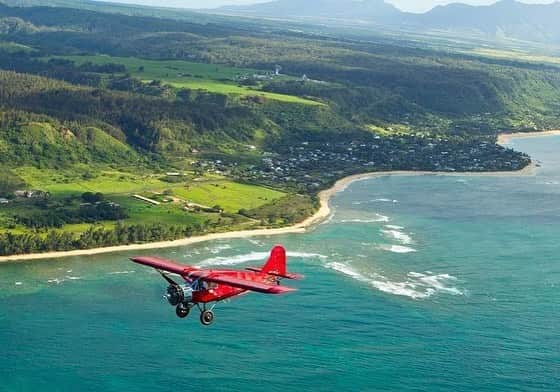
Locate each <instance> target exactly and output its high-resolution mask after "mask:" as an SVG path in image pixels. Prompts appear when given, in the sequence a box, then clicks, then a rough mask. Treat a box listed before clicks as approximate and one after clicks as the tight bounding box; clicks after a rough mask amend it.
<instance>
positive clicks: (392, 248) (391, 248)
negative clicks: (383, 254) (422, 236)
mask: <svg viewBox="0 0 560 392" xmlns="http://www.w3.org/2000/svg"><path fill="white" fill-rule="evenodd" d="M379 249H381V250H384V251H387V252H393V253H414V252H416V249H414V248H411V247H408V246H402V245H380V246H379Z"/></svg>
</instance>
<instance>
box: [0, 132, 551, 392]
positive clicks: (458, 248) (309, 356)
mask: <svg viewBox="0 0 560 392" xmlns="http://www.w3.org/2000/svg"><path fill="white" fill-rule="evenodd" d="M513 147H515V148H517V149H520V150H523V151H526V152H528V153H530V154H531V155H533V157H535V158H536V159H538V160H540V161H542V162H543V167H542V168H541V169H539V170H538V174H537V175H536V176H534V177H518V176H516V177H439V176H423V177H385V178H379V179H370V180H366V181H361V182H356V183H354V184H352V185H351V186H350V187H349V188H348V189H347V190H346V191H345V192H342V193H340V194H338V195H337V196H336V197H335V198H334V199H333V201H332V204H333V207H334V215H333V217H332V219H331V220H330V221H329V222H327V223H325V224H322V225H320V226H318V227H317V228H316V229H315V230H313V231H312V232H310V233H308V234H305V235H286V236H281V237H273V238H258V239H240V240H232V241H219V242H210V243H204V244H199V245H196V246H190V247H184V248H178V249H168V250H158V251H155V252H153V253H155V254H157V255H162V256H166V257H171V258H174V259H177V260H180V261H182V262H185V263H191V264H199V265H228V264H229V265H231V266H232V267H243V266H244V265H256V264H259V263H260V262H261V260H264V258H265V257H266V252H267V251H268V250H269V248H270V247H271V246H272V245H273V244H275V243H282V244H284V245H285V246H286V247H287V248H288V250H289V252H290V253H289V264H290V269H291V270H293V271H294V272H299V273H303V274H305V275H306V279H305V280H303V281H301V282H295V283H293V286H296V287H298V288H299V289H300V290H299V291H298V292H296V293H294V294H290V295H286V296H279V297H276V296H264V295H257V294H253V295H249V296H245V297H242V298H239V299H235V300H232V301H231V302H229V303H227V304H220V305H219V306H218V307H217V308H216V320H215V324H214V325H213V326H211V327H209V328H205V327H202V326H201V325H200V323H199V322H198V319H197V317H196V315H194V316H195V317H192V318H190V319H186V320H179V319H177V318H176V317H175V315H174V312H173V309H172V308H171V307H170V306H168V305H166V304H165V303H164V301H163V299H162V298H161V295H162V294H163V291H164V289H165V282H164V281H163V280H162V279H161V278H159V277H158V276H157V275H155V274H154V273H153V272H152V271H150V270H148V269H146V268H142V267H140V266H137V265H134V264H132V263H130V262H128V261H127V257H130V256H132V254H125V253H122V254H113V255H104V256H95V257H81V258H70V259H63V260H55V261H45V262H30V263H22V264H8V265H2V266H0V354H1V355H0V391H32V390H33V391H59V390H62V391H70V390H83V391H94V390H95V391H99V390H103V391H123V390H131V391H132V390H149V391H170V390H172V389H192V390H247V391H253V390H254V391H261V390H269V391H301V390H376V391H514V390H515V391H558V390H560V327H559V326H560V252H559V251H560V245H559V242H558V237H559V234H560V155H559V154H558V151H560V138H557V137H554V138H538V139H523V140H516V141H514V142H513ZM148 253H150V252H143V253H142V252H140V254H148ZM135 255H138V253H135ZM289 284H292V282H289Z"/></svg>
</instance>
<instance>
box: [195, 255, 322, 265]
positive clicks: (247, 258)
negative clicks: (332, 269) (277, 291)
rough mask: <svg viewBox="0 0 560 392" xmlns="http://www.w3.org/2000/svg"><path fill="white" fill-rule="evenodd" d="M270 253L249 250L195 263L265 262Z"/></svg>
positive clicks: (307, 257) (235, 263) (315, 256)
mask: <svg viewBox="0 0 560 392" xmlns="http://www.w3.org/2000/svg"><path fill="white" fill-rule="evenodd" d="M269 255H270V253H269V252H250V253H246V254H241V255H234V256H220V257H212V258H209V259H206V260H203V261H201V262H200V263H198V264H197V265H198V266H199V267H207V266H225V265H237V264H243V263H247V262H249V261H261V262H263V263H264V262H265V261H266V260H267V259H268V257H269ZM287 256H288V257H297V258H302V259H309V258H319V259H326V258H327V256H324V255H321V254H317V253H305V252H288V253H287Z"/></svg>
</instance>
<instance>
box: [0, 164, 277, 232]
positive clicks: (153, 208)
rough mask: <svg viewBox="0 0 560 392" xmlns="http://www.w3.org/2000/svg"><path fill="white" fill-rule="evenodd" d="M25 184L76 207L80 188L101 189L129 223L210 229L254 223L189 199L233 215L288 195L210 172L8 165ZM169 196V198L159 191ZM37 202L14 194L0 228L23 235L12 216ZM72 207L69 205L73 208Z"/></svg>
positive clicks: (107, 225)
mask: <svg viewBox="0 0 560 392" xmlns="http://www.w3.org/2000/svg"><path fill="white" fill-rule="evenodd" d="M12 173H13V174H14V175H17V176H18V177H19V178H21V179H22V180H23V181H25V183H26V184H27V185H26V186H25V190H41V191H46V192H49V194H50V196H49V199H48V200H49V203H54V204H53V205H57V206H59V207H58V208H61V206H66V207H67V208H78V205H79V204H80V203H83V201H82V200H81V197H82V195H83V194H84V193H86V192H89V193H92V194H95V193H101V194H103V197H104V200H106V201H107V202H111V203H116V205H118V206H119V207H120V208H122V209H123V210H124V211H125V212H126V216H127V217H126V218H125V219H123V220H122V222H123V223H125V224H129V225H159V224H162V225H166V226H181V227H185V226H189V227H205V228H209V227H215V229H214V230H217V229H219V230H231V229H236V228H244V229H245V228H249V227H250V226H251V225H254V224H255V222H254V221H252V220H251V219H248V218H246V217H244V216H241V215H236V216H229V215H228V216H222V215H221V214H219V213H211V212H204V211H198V210H197V211H194V210H193V209H191V208H186V205H187V203H194V204H198V205H200V206H208V207H214V206H216V205H219V206H220V207H221V208H222V209H223V210H224V212H225V213H228V214H237V213H238V211H239V210H242V209H244V210H251V209H254V208H257V207H262V206H264V205H267V204H270V203H273V202H274V201H276V200H279V199H282V198H283V197H285V196H286V195H287V194H286V193H283V192H280V191H276V190H272V189H268V188H265V187H260V186H255V185H247V184H240V183H236V182H233V181H229V180H225V179H223V178H221V177H218V176H215V175H210V176H208V177H204V178H198V179H197V181H192V180H191V179H188V178H186V179H185V180H184V181H181V182H177V183H169V182H165V181H163V180H162V178H163V176H164V175H163V174H160V175H158V174H154V173H149V172H145V173H130V172H126V171H120V170H115V169H110V168H101V167H88V166H86V165H76V166H75V167H73V168H71V169H70V168H69V169H64V170H56V169H39V168H34V167H20V168H16V169H12ZM163 192H165V194H169V195H172V196H170V197H167V196H165V195H164V194H163ZM134 195H142V196H144V197H146V198H148V199H152V200H158V201H159V202H160V204H159V205H153V204H150V203H149V202H147V201H143V200H138V199H135V198H134ZM37 203H39V204H41V201H40V200H33V199H31V200H26V199H24V198H17V199H16V200H14V201H12V202H11V203H9V204H7V205H2V206H1V207H0V227H1V228H2V229H4V230H6V231H9V232H10V233H12V234H25V233H27V232H30V230H31V231H33V230H32V229H31V228H27V227H26V226H25V225H22V224H20V223H15V222H14V220H13V219H12V217H13V216H15V215H22V214H23V215H25V214H26V213H29V212H30V211H34V210H36V209H37V208H40V207H39V204H37ZM72 206H73V207H72ZM115 225H116V221H103V220H101V221H98V222H95V223H75V224H64V225H63V226H62V227H59V228H58V229H57V230H58V231H60V232H66V233H72V234H75V235H79V234H81V233H84V232H86V231H87V230H89V229H90V228H92V227H95V228H103V229H106V230H111V229H113V228H115Z"/></svg>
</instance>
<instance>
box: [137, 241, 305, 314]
mask: <svg viewBox="0 0 560 392" xmlns="http://www.w3.org/2000/svg"><path fill="white" fill-rule="evenodd" d="M131 260H132V261H134V262H135V263H138V264H143V265H147V266H149V267H152V268H155V269H156V270H157V271H158V272H159V273H160V274H161V276H162V277H163V279H165V280H166V281H167V283H169V286H168V287H167V291H166V293H165V296H164V297H165V298H166V299H167V301H168V302H169V304H170V305H171V306H174V307H175V313H176V314H177V316H178V317H180V318H185V317H187V316H188V315H189V313H190V310H191V309H192V308H193V307H195V306H196V307H197V308H198V309H199V310H200V322H201V323H202V324H203V325H210V324H212V322H213V321H214V312H213V310H214V307H215V306H216V304H217V303H219V302H221V301H223V300H225V299H228V298H232V297H235V296H238V295H241V294H245V293H248V292H251V291H254V292H257V293H263V294H284V293H289V292H291V291H295V289H293V288H290V287H286V286H281V285H280V281H281V280H282V279H301V278H302V276H301V275H298V274H291V273H288V272H287V271H286V250H285V249H284V247H282V246H280V245H277V246H275V247H274V248H273V249H272V252H271V254H270V258H269V259H268V261H267V262H266V263H265V264H264V265H263V266H262V267H260V268H258V267H253V268H246V269H245V270H243V271H240V270H218V269H215V270H214V269H201V268H198V267H193V266H188V265H181V264H178V263H176V262H174V261H171V260H166V259H162V258H159V257H133V258H132V259H131ZM173 275H177V276H178V277H179V278H180V279H181V281H180V282H177V281H176V280H174V279H173V277H172V276H173ZM177 280H178V279H177Z"/></svg>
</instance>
